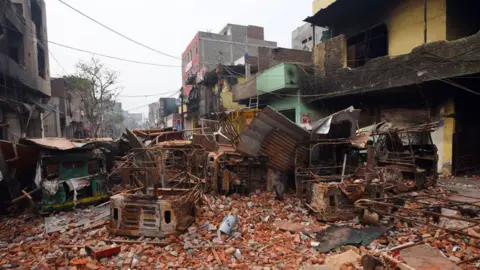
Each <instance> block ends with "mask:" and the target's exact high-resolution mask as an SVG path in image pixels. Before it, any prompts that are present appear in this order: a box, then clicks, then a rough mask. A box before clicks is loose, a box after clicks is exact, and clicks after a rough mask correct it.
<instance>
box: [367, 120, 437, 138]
mask: <svg viewBox="0 0 480 270" xmlns="http://www.w3.org/2000/svg"><path fill="white" fill-rule="evenodd" d="M439 125H440V122H439V121H435V122H430V123H426V124H421V125H417V126H413V127H406V128H401V129H391V130H387V131H383V132H376V131H372V135H384V134H387V133H400V132H405V131H408V132H432V131H435V128H437V127H438V126H439Z"/></svg>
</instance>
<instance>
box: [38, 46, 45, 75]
mask: <svg viewBox="0 0 480 270" xmlns="http://www.w3.org/2000/svg"><path fill="white" fill-rule="evenodd" d="M37 67H38V76H40V77H42V78H44V79H45V75H46V72H45V51H44V50H43V49H42V48H41V47H40V45H39V44H37Z"/></svg>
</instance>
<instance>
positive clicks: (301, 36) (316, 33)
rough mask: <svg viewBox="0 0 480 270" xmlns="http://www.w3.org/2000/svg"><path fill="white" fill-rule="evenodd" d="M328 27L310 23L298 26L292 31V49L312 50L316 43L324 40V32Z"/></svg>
mask: <svg viewBox="0 0 480 270" xmlns="http://www.w3.org/2000/svg"><path fill="white" fill-rule="evenodd" d="M326 30H327V29H325V28H323V27H318V26H315V25H312V24H310V23H305V24H304V25H302V26H300V27H298V28H297V29H295V30H293V32H292V49H294V50H302V51H310V52H311V51H312V49H313V46H315V44H319V43H321V42H322V40H323V38H324V37H323V34H324V32H325V31H326Z"/></svg>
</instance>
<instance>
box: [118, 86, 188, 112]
mask: <svg viewBox="0 0 480 270" xmlns="http://www.w3.org/2000/svg"><path fill="white" fill-rule="evenodd" d="M177 93H180V92H179V91H178V90H175V91H174V92H173V94H171V95H169V96H167V97H166V98H171V97H173V96H174V95H175V94H177ZM163 94H165V93H163ZM152 103H153V102H150V103H147V104H145V105H142V106H138V107H135V108H132V109H128V110H124V111H127V112H129V111H134V110H138V109H141V108H144V107H147V106H148V105H150V104H152Z"/></svg>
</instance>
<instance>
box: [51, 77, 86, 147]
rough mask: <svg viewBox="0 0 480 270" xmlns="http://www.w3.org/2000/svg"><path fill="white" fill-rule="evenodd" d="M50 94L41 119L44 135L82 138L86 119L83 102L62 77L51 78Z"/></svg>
mask: <svg viewBox="0 0 480 270" xmlns="http://www.w3.org/2000/svg"><path fill="white" fill-rule="evenodd" d="M51 86H52V96H51V98H50V100H49V101H48V104H47V105H48V107H50V108H52V111H50V112H46V113H45V116H44V120H43V132H44V136H45V137H65V138H84V137H86V135H85V128H86V126H87V119H86V118H85V104H84V102H83V101H82V99H81V97H80V96H79V95H78V94H77V93H76V91H75V89H73V87H72V86H71V85H70V84H69V83H68V82H67V80H65V79H63V78H53V79H52V80H51Z"/></svg>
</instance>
